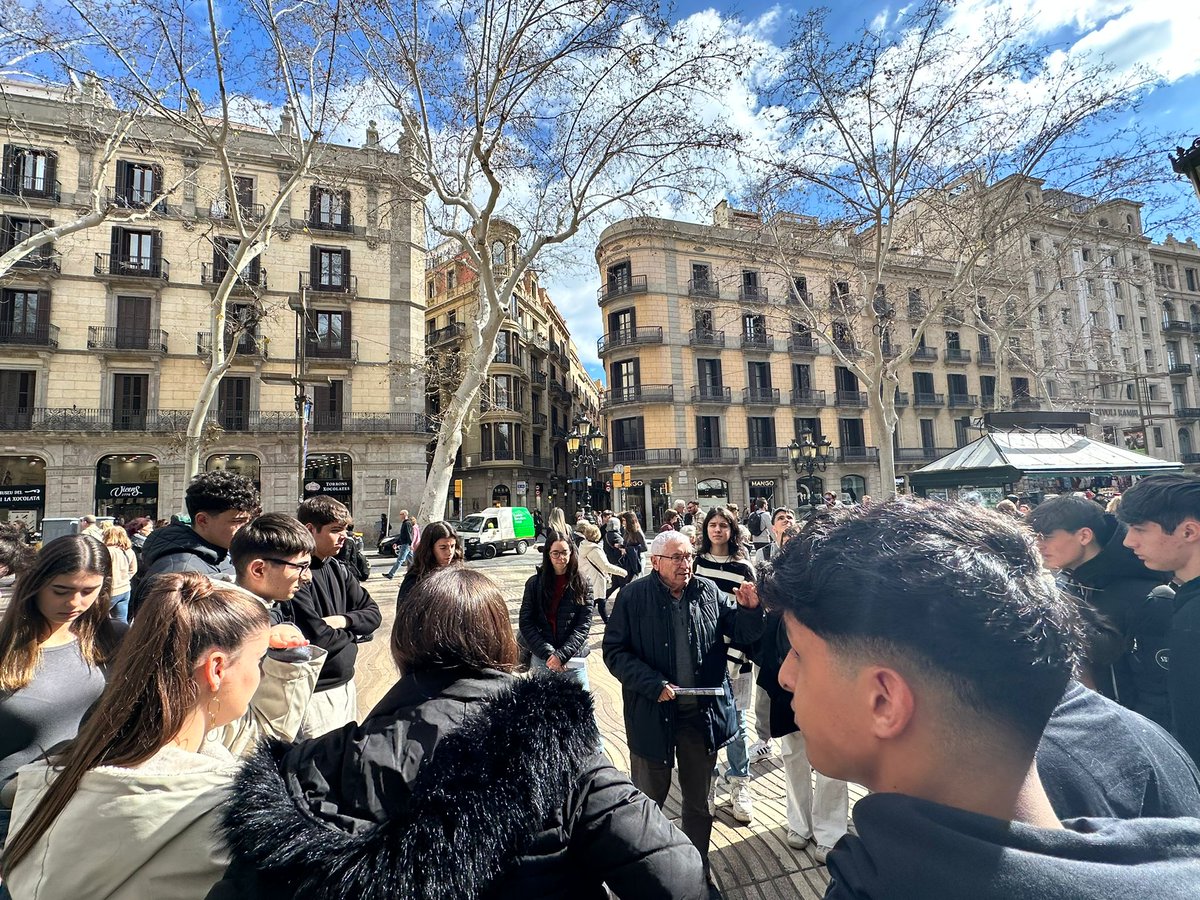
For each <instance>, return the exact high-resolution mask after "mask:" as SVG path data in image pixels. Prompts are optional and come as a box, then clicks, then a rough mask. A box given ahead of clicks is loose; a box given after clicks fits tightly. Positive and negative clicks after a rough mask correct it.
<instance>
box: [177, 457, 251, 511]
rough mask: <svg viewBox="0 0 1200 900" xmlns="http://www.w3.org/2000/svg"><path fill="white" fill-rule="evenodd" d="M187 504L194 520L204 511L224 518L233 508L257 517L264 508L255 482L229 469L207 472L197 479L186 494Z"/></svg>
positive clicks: (185, 501)
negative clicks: (224, 514) (223, 514)
mask: <svg viewBox="0 0 1200 900" xmlns="http://www.w3.org/2000/svg"><path fill="white" fill-rule="evenodd" d="M184 503H185V504H186V505H187V511H188V515H189V516H191V517H192V518H193V519H195V518H196V516H197V515H198V514H199V513H202V512H203V513H210V514H212V515H220V514H221V513H223V512H226V511H227V510H231V509H236V510H237V511H238V512H248V513H250V514H252V515H253V514H256V513H257V512H258V511H259V509H260V508H261V500H260V499H259V496H258V491H257V490H256V489H255V487H254V482H253V481H251V480H250V479H249V478H247V477H246V476H245V475H238V474H237V473H236V472H230V471H228V470H226V469H217V470H215V471H212V472H203V473H201V474H200V475H197V476H196V477H195V478H193V479H192V483H191V484H189V485H188V486H187V492H186V493H185V494H184Z"/></svg>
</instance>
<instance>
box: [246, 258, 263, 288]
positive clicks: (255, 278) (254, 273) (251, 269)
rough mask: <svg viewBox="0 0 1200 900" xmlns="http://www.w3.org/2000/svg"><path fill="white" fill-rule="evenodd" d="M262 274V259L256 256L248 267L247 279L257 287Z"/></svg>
mask: <svg viewBox="0 0 1200 900" xmlns="http://www.w3.org/2000/svg"><path fill="white" fill-rule="evenodd" d="M261 274H262V257H261V256H256V257H254V259H252V260H250V265H249V266H247V267H246V279H247V280H248V281H249V282H250V283H251V284H253V285H255V286H257V285H258V283H259V281H260V280H261V279H260V276H261Z"/></svg>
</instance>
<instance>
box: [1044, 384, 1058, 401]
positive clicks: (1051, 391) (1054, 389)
mask: <svg viewBox="0 0 1200 900" xmlns="http://www.w3.org/2000/svg"><path fill="white" fill-rule="evenodd" d="M1046 396H1047V397H1049V398H1050V399H1051V400H1056V399H1058V382H1057V381H1054V380H1052V379H1046Z"/></svg>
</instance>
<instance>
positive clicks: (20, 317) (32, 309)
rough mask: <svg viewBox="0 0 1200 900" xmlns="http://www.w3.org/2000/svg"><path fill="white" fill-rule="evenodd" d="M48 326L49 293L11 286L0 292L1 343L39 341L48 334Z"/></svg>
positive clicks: (44, 338)
mask: <svg viewBox="0 0 1200 900" xmlns="http://www.w3.org/2000/svg"><path fill="white" fill-rule="evenodd" d="M49 325H50V297H49V294H45V295H43V294H42V292H40V291H30V290H26V289H25V288H11V289H8V290H5V291H3V292H2V293H0V342H3V341H6V340H13V341H27V342H30V341H31V342H35V343H42V342H43V341H45V340H46V337H47V335H48V334H49Z"/></svg>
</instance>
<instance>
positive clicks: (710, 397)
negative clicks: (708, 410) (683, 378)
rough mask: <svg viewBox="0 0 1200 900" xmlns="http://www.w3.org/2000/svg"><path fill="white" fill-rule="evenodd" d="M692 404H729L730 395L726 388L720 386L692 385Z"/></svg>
mask: <svg viewBox="0 0 1200 900" xmlns="http://www.w3.org/2000/svg"><path fill="white" fill-rule="evenodd" d="M692 402H693V403H731V402H732V399H731V393H730V390H729V388H728V387H725V386H724V385H720V384H693V385H692Z"/></svg>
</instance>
